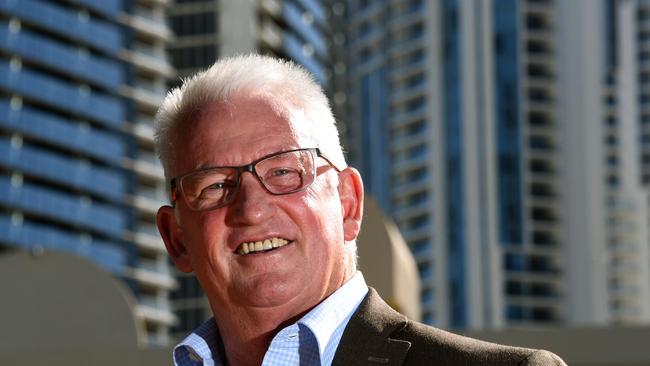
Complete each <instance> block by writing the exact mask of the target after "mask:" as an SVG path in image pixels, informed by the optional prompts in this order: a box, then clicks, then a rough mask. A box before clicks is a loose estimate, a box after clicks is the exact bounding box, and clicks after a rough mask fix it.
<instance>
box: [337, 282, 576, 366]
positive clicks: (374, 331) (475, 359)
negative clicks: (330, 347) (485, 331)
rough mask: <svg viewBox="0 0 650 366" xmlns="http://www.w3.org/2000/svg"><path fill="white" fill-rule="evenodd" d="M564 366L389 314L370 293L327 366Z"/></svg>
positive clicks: (550, 357) (538, 353)
mask: <svg viewBox="0 0 650 366" xmlns="http://www.w3.org/2000/svg"><path fill="white" fill-rule="evenodd" d="M380 364H381V365H394V366H397V365H432V366H452V365H453V366H479V365H480V366H491V365H493V366H509V365H511V366H566V364H565V363H564V362H563V361H562V360H561V359H560V358H559V357H558V356H556V355H554V354H553V353H550V352H548V351H542V350H533V349H528V348H518V347H509V346H502V345H498V344H494V343H488V342H483V341H479V340H476V339H472V338H468V337H463V336H460V335H457V334H453V333H449V332H446V331H444V330H441V329H437V328H433V327H430V326H427V325H424V324H421V323H418V322H414V321H411V320H409V319H407V318H406V316H404V315H402V314H400V313H398V312H396V311H395V310H393V309H392V308H391V307H390V306H389V305H388V304H386V303H385V302H384V300H382V299H381V297H379V295H378V294H377V292H376V291H375V290H374V289H373V288H370V291H369V292H368V295H367V296H366V298H365V299H364V300H363V301H362V302H361V305H359V308H358V309H357V311H356V312H355V313H354V315H353V316H352V318H351V319H350V322H349V323H348V325H347V327H346V328H345V331H344V332H343V337H342V338H341V343H340V344H339V347H338V349H337V350H336V354H335V355H334V361H333V362H332V365H334V366H342V365H346V366H347V365H355V366H356V365H373V366H377V365H380Z"/></svg>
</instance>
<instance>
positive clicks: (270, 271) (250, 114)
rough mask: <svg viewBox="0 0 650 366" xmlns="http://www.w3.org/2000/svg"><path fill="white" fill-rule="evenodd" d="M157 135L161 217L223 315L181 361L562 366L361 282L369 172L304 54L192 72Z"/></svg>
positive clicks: (179, 355)
mask: <svg viewBox="0 0 650 366" xmlns="http://www.w3.org/2000/svg"><path fill="white" fill-rule="evenodd" d="M156 145H157V149H158V153H159V156H160V159H161V161H162V164H163V166H164V169H165V175H166V176H167V178H168V179H169V182H170V189H171V202H172V204H171V206H164V207H161V208H160V210H159V211H158V216H157V223H158V228H159V230H160V233H161V235H162V238H163V240H164V242H165V246H166V247H167V250H168V252H169V255H170V256H171V258H172V260H173V261H174V263H175V265H176V267H177V268H178V269H179V270H181V271H183V272H194V273H195V275H196V277H197V278H198V281H199V282H200V283H201V286H202V287H203V290H204V291H205V293H206V295H207V297H208V300H209V302H210V307H211V309H212V312H213V314H214V317H213V318H212V319H210V320H209V321H207V322H206V323H204V324H203V325H201V326H200V327H199V328H197V329H196V330H195V331H194V332H193V333H192V334H191V335H190V336H188V337H187V338H186V339H185V340H184V341H183V342H181V343H180V344H179V345H178V346H177V347H176V348H175V349H174V361H175V363H176V364H177V365H261V364H262V365H298V364H300V365H330V364H336V365H361V364H388V365H402V364H404V365H423V364H431V365H438V366H442V365H563V363H562V361H561V360H560V359H559V358H557V357H556V356H555V355H553V354H551V353H548V352H545V351H535V350H529V349H521V348H513V347H505V346H497V345H493V344H488V343H483V342H480V341H476V340H471V339H468V338H464V337H460V336H457V335H453V334H450V333H446V332H444V331H442V330H438V329H435V328H432V327H428V326H425V325H422V324H419V323H416V322H412V321H409V320H408V319H407V318H406V317H404V316H403V315H401V314H399V313H397V312H395V311H394V310H392V309H391V308H390V307H389V306H388V305H386V303H384V302H383V301H382V300H381V298H380V297H379V296H378V295H377V293H376V292H375V291H374V290H373V289H369V288H368V287H367V286H366V284H365V281H364V279H363V276H362V274H361V273H360V272H358V271H357V269H356V243H355V239H356V237H357V234H358V233H359V229H360V225H361V217H362V203H363V184H362V182H361V177H360V175H359V173H358V172H357V170H355V169H354V168H351V167H348V166H347V165H346V163H345V159H344V156H343V152H342V149H341V146H340V143H339V138H338V132H337V129H336V125H335V121H334V118H333V116H332V112H331V110H330V108H329V105H328V102H327V98H326V97H325V95H324V94H323V92H322V90H321V89H320V87H319V86H318V85H317V84H316V83H315V82H314V81H313V79H312V78H311V77H310V75H309V74H307V73H306V72H305V71H304V70H302V69H301V68H299V67H298V66H296V65H295V64H292V63H290V62H284V61H280V60H276V59H273V58H269V57H263V56H257V55H250V56H240V57H235V58H228V59H224V60H221V61H219V62H217V63H216V64H215V65H214V66H212V67H211V68H210V69H208V70H206V71H204V72H202V73H199V74H197V75H195V76H194V77H192V78H190V79H188V80H186V81H185V82H184V84H183V85H182V86H181V87H180V88H178V89H174V90H172V91H171V92H170V93H169V94H168V96H167V98H166V99H165V101H164V102H163V104H162V106H161V107H160V110H159V112H158V115H157V118H156Z"/></svg>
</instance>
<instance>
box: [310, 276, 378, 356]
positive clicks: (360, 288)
mask: <svg viewBox="0 0 650 366" xmlns="http://www.w3.org/2000/svg"><path fill="white" fill-rule="evenodd" d="M367 293H368V286H367V285H366V281H365V280H364V278H363V275H362V274H361V272H357V273H356V274H355V275H354V276H353V277H352V278H351V279H350V280H349V281H348V282H346V283H345V284H344V285H343V286H341V288H339V289H338V290H336V291H335V292H334V293H333V294H332V295H330V296H329V297H328V298H326V299H325V300H323V301H322V302H321V303H320V304H318V305H317V306H316V307H315V308H313V309H312V310H311V311H310V312H308V313H307V314H305V316H303V317H302V318H301V319H300V320H298V324H303V325H305V326H306V327H307V328H309V330H311V332H312V333H313V334H314V336H315V337H316V340H317V341H318V350H319V354H320V355H321V358H322V357H323V354H324V353H325V349H326V346H327V345H328V344H329V343H330V342H331V341H332V337H333V336H335V330H336V329H337V328H338V327H339V326H340V325H341V324H342V323H344V322H345V324H344V325H347V320H349V318H350V317H351V316H352V314H353V313H354V311H355V310H356V308H357V307H358V306H359V304H360V303H361V301H362V300H363V298H364V297H365V296H366V294H367ZM339 340H340V335H339V339H337V340H336V342H335V343H336V345H337V346H338V341H339Z"/></svg>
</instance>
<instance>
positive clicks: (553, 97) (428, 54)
mask: <svg viewBox="0 0 650 366" xmlns="http://www.w3.org/2000/svg"><path fill="white" fill-rule="evenodd" d="M645 6H647V5H646V3H645V2H637V1H597V2H593V1H552V0H526V1H519V0H499V1H465V0H441V1H427V0H411V1H396V2H383V1H382V2H369V1H355V0H351V1H348V8H347V14H348V19H349V28H348V34H349V42H348V45H349V55H350V59H349V62H348V69H349V72H348V80H349V83H350V86H351V88H350V89H351V91H350V92H351V94H350V97H349V105H350V108H351V117H352V118H351V120H352V121H356V122H357V123H356V124H355V125H354V126H352V127H351V128H350V141H351V142H352V143H351V145H350V148H351V150H352V151H353V154H352V155H353V156H354V157H355V161H354V162H353V163H354V164H355V165H357V166H358V167H359V168H360V169H361V171H362V174H363V176H364V182H365V183H366V187H367V189H368V190H369V191H370V193H372V194H374V195H375V196H376V197H377V199H378V201H379V203H380V204H381V205H382V207H383V209H384V210H385V211H386V212H391V213H392V215H393V218H394V219H395V221H396V222H397V224H398V226H399V227H400V230H401V231H402V234H403V235H404V237H405V239H406V241H407V242H408V243H409V245H410V247H411V250H412V251H413V253H414V255H415V257H416V259H417V262H418V267H419V270H420V277H421V279H422V289H421V297H422V311H423V316H422V318H423V319H424V320H425V321H427V322H430V323H435V324H437V325H440V326H445V327H454V328H485V327H501V326H506V325H507V326H511V325H525V324H558V323H573V324H604V323H608V322H617V321H627V322H629V321H643V320H644V319H646V315H643V314H646V311H647V310H645V309H646V308H647V306H648V305H650V304H648V300H647V287H648V286H647V285H643V283H647V271H648V264H649V263H650V261H648V253H647V251H648V236H647V229H645V227H646V226H647V225H646V224H643V223H646V222H647V208H646V207H645V206H646V204H645V203H643V202H646V201H647V198H646V197H645V195H646V193H645V189H643V188H642V187H641V185H640V183H639V179H640V178H639V177H641V174H642V172H641V171H640V170H639V168H638V164H635V160H637V159H638V157H637V156H638V155H637V154H638V151H639V141H638V137H635V136H638V129H639V127H638V122H636V118H637V117H635V116H637V115H638V113H637V112H636V111H638V110H640V111H643V109H642V107H639V106H638V100H643V97H642V96H643V94H641V98H638V97H637V96H636V94H637V88H638V89H639V90H640V92H641V93H642V91H643V86H638V85H637V84H636V80H637V76H636V75H637V74H638V72H637V68H641V70H642V69H643V67H644V66H643V65H644V64H643V63H642V62H638V60H636V56H635V55H637V54H639V53H638V52H637V51H638V50H637V47H639V45H638V44H637V43H636V41H635V40H636V39H637V38H638V39H641V38H642V37H637V34H641V35H642V34H644V33H643V30H642V29H643V26H644V25H645V22H644V21H643V19H644V18H643V16H642V15H643V14H646V13H644V10H643V9H644V7H645ZM639 12H640V13H639ZM639 14H641V15H639ZM636 19H641V20H639V21H638V22H637V20H636ZM637 23H638V26H639V27H640V29H639V30H637V28H636V27H637ZM637 32H641V33H637ZM642 46H643V45H641V47H642ZM640 54H641V55H643V54H642V53H640ZM641 75H643V74H641ZM641 78H643V76H641ZM639 108H641V109H639ZM642 115H643V114H642ZM642 118H643V117H642ZM623 272H625V273H626V274H627V275H623ZM644 281H645V282H644ZM635 304H636V305H635ZM632 314H636V315H632Z"/></svg>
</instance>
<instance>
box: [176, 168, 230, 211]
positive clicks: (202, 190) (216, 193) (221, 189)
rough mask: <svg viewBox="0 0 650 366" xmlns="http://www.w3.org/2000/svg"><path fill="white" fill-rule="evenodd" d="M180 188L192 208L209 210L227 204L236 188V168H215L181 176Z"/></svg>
mask: <svg viewBox="0 0 650 366" xmlns="http://www.w3.org/2000/svg"><path fill="white" fill-rule="evenodd" d="M180 185H181V190H182V191H183V195H184V196H185V199H186V200H187V203H188V205H189V206H190V207H191V208H193V209H194V210H209V209H212V208H216V207H219V206H222V205H225V204H227V202H228V199H229V197H230V196H231V195H232V194H233V193H234V192H235V191H236V189H237V170H236V169H228V168H215V169H208V170H204V171H198V172H196V173H194V174H190V175H187V176H185V177H183V179H182V180H181V182H180Z"/></svg>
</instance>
